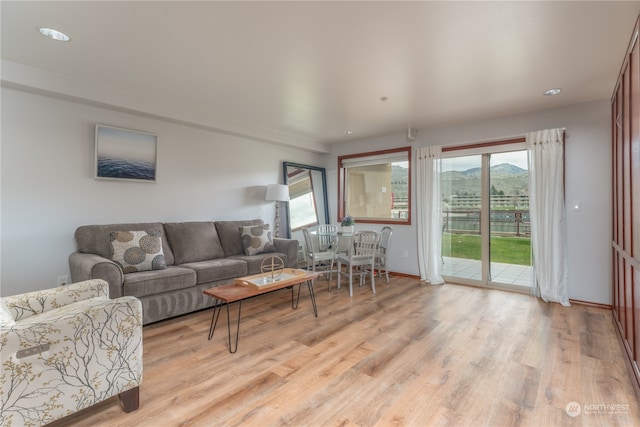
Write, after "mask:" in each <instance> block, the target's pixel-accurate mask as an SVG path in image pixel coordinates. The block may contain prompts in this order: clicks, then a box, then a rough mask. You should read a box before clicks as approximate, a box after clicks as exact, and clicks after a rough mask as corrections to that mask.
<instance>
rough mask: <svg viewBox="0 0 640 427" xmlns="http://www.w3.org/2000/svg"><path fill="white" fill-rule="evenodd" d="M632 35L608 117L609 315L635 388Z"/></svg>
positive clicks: (638, 360) (638, 216)
mask: <svg viewBox="0 0 640 427" xmlns="http://www.w3.org/2000/svg"><path fill="white" fill-rule="evenodd" d="M638 25H639V23H638V22H637V23H636V27H635V29H634V32H633V36H632V39H631V42H630V44H629V49H628V50H627V57H626V58H625V61H624V64H623V67H622V71H621V73H620V77H619V78H618V83H617V85H616V90H615V92H614V95H613V98H612V102H611V113H612V119H613V124H612V134H611V139H612V144H613V145H612V169H613V176H612V185H613V188H612V190H613V191H612V202H613V210H612V214H613V229H612V249H613V255H612V257H613V258H612V260H613V272H612V273H613V274H612V276H613V277H612V278H613V305H614V313H613V314H614V317H615V320H616V324H617V326H618V330H619V332H620V336H621V337H622V340H623V343H624V346H625V351H626V353H627V356H628V358H629V361H630V362H631V366H632V368H633V374H634V376H635V378H636V382H637V383H638V385H640V369H639V364H640V45H639V43H638V30H639V26H638Z"/></svg>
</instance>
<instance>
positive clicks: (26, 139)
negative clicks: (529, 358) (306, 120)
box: [0, 88, 612, 304]
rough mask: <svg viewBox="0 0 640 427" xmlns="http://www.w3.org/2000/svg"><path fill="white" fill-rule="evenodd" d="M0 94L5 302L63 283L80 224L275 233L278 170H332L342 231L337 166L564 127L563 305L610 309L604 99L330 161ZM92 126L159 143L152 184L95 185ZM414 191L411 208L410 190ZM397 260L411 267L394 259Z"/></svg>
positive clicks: (346, 147)
mask: <svg viewBox="0 0 640 427" xmlns="http://www.w3.org/2000/svg"><path fill="white" fill-rule="evenodd" d="M0 95H1V99H2V104H1V108H2V110H1V125H2V126H1V135H0V136H1V140H0V143H1V145H0V149H1V178H0V183H1V193H0V194H1V201H0V208H1V210H0V221H1V224H0V225H1V226H0V237H1V245H0V270H1V272H0V273H1V274H0V277H1V282H0V286H1V287H0V294H1V295H11V294H16V293H20V292H26V291H31V290H37V289H44V288H48V287H51V286H55V284H56V282H55V281H56V277H57V276H59V275H65V274H68V263H67V257H68V255H69V254H70V253H71V252H72V251H73V250H74V249H75V241H74V237H73V232H74V230H75V229H76V228H77V227H78V226H79V225H83V224H106V223H118V222H138V221H185V220H216V219H234V218H255V217H260V218H263V219H264V220H265V221H267V222H270V223H272V222H273V217H274V209H273V204H271V203H268V202H265V201H264V200H263V199H264V187H265V186H266V185H267V184H269V183H276V182H282V176H281V174H282V172H281V169H282V163H281V162H282V161H292V162H298V163H304V164H309V165H317V166H324V167H326V168H327V181H328V183H327V186H328V190H329V205H330V215H331V222H337V208H336V200H337V178H336V177H337V168H336V164H337V156H339V155H342V154H351V153H358V152H365V151H375V150H381V149H387V148H391V147H403V146H407V145H413V146H414V147H419V146H425V145H429V144H442V145H451V144H460V143H464V142H472V141H480V140H484V139H495V138H501V137H508V136H514V135H522V134H523V133H524V132H527V131H531V130H538V129H545V128H553V127H566V128H567V144H566V200H567V208H568V209H569V208H570V203H571V201H572V200H574V199H579V200H581V201H582V210H581V211H580V212H574V211H571V210H568V212H567V213H568V215H567V222H568V245H569V296H570V298H572V299H577V300H584V301H592V302H597V303H604V304H611V299H612V297H611V257H610V241H611V239H610V234H611V232H610V230H611V149H610V130H609V129H610V127H609V126H610V124H609V122H610V112H609V101H608V100H602V101H596V102H590V103H585V104H580V105H575V106H572V107H567V108H560V109H553V110H545V111H539V112H535V113H529V114H522V115H517V116H512V117H505V118H501V119H496V120H487V121H483V122H477V123H469V124H465V125H461V126H452V127H447V128H438V129H420V130H419V132H418V135H417V140H416V141H415V142H413V143H412V144H409V143H407V141H406V134H405V132H404V131H402V132H398V133H397V134H394V135H387V136H382V137H377V138H372V139H368V140H362V141H356V142H353V143H349V144H336V145H334V146H333V147H332V154H331V156H326V155H320V154H315V153H311V152H308V151H304V150H298V149H295V148H290V147H285V146H279V145H273V144H267V143H261V142H256V141H253V140H249V139H243V138H239V137H234V136H229V135H225V134H219V133H215V132H210V131H205V130H201V129H195V128H191V127H186V126H180V125H177V124H173V123H167V122H162V121H159V120H154V119H150V118H145V117H140V116H137V115H132V114H126V113H121V112H117V111H112V110H108V109H103V108H98V107H92V106H87V105H83V104H77V103H73V102H69V101H64V100H59V99H53V98H49V97H45V96H39V95H34V94H31V93H25V92H21V91H16V90H12V89H6V88H3V89H2V91H1V94H0ZM96 123H100V124H106V125H111V126H118V127H123V128H128V129H135V130H141V131H146V132H151V133H155V134H157V135H158V137H159V138H158V146H159V147H158V182H157V183H135V182H116V181H105V180H95V179H93V164H94V163H93V162H94V126H95V124H96ZM413 178H414V180H415V171H414V177H413ZM413 189H414V191H413V193H414V194H413V196H414V197H415V181H414V186H413ZM413 212H414V215H415V203H414V205H413ZM283 216H284V215H283ZM415 222H416V221H415V217H414V220H413V224H412V225H411V226H396V227H394V236H393V240H392V253H393V255H392V256H391V259H390V268H391V269H392V270H394V271H398V272H402V273H406V274H413V275H417V274H418V268H417V255H416V245H417V239H416V228H415ZM358 227H360V228H362V227H365V225H361V226H358ZM366 228H373V229H379V228H380V226H371V227H368V226H367V227H366ZM402 249H407V250H408V252H409V257H408V258H403V257H402V256H401V251H402Z"/></svg>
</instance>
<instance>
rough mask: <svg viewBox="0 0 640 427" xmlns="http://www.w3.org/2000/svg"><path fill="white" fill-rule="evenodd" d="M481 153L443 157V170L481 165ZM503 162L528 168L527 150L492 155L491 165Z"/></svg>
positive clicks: (461, 169) (471, 167)
mask: <svg viewBox="0 0 640 427" xmlns="http://www.w3.org/2000/svg"><path fill="white" fill-rule="evenodd" d="M480 158H481V156H480V155H476V156H465V157H455V158H450V159H443V162H442V171H443V172H447V171H450V170H456V171H465V170H467V169H473V168H479V167H480ZM501 163H511V164H512V165H515V166H518V167H520V168H522V169H525V170H527V169H528V168H529V167H528V166H527V152H526V151H513V152H509V153H496V154H492V155H491V165H492V166H494V165H499V164H501Z"/></svg>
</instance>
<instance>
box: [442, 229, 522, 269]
mask: <svg viewBox="0 0 640 427" xmlns="http://www.w3.org/2000/svg"><path fill="white" fill-rule="evenodd" d="M452 239H453V242H452ZM452 245H453V247H452ZM442 255H443V256H450V257H454V258H466V259H477V260H479V259H480V236H475V235H469V234H450V233H444V234H443V235H442ZM491 261H492V262H503V263H506V264H519V265H531V239H530V238H525V237H492V238H491Z"/></svg>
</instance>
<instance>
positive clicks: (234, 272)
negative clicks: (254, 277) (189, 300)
mask: <svg viewBox="0 0 640 427" xmlns="http://www.w3.org/2000/svg"><path fill="white" fill-rule="evenodd" d="M181 267H184V268H191V269H193V270H194V271H195V272H196V277H197V279H196V280H197V283H198V285H200V284H203V283H209V282H217V281H219V280H225V279H235V278H237V277H242V276H247V275H248V272H249V269H248V265H247V263H246V262H244V261H243V260H238V259H229V258H218V259H212V260H208V261H200V262H191V263H188V264H182V265H181Z"/></svg>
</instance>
